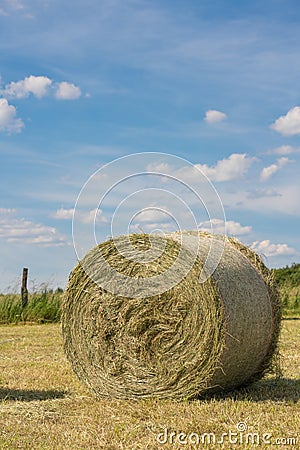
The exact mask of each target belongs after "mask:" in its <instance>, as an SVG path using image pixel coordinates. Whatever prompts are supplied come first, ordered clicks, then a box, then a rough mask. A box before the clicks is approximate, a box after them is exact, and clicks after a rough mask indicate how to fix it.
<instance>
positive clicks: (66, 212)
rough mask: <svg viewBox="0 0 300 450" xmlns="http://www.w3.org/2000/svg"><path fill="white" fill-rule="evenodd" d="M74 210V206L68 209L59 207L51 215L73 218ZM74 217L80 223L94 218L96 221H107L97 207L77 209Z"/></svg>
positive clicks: (89, 221)
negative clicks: (83, 209) (88, 209)
mask: <svg viewBox="0 0 300 450" xmlns="http://www.w3.org/2000/svg"><path fill="white" fill-rule="evenodd" d="M74 212H75V209H74V208H70V209H64V208H60V209H58V210H57V211H55V212H54V213H53V214H52V217H53V218H54V219H58V220H71V219H73V215H74ZM74 218H75V220H79V221H80V222H81V223H85V224H87V223H93V222H94V221H95V219H96V222H104V223H107V222H108V220H107V218H106V217H105V216H104V215H103V212H102V210H101V209H98V208H95V209H92V210H90V211H87V212H83V211H80V212H79V211H77V212H76V214H75V216H74Z"/></svg>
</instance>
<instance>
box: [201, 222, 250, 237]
mask: <svg viewBox="0 0 300 450" xmlns="http://www.w3.org/2000/svg"><path fill="white" fill-rule="evenodd" d="M199 229H200V230H201V231H208V232H209V233H211V232H214V233H215V234H224V232H225V230H226V233H227V234H229V235H232V236H242V235H245V234H249V233H251V231H252V227H251V226H243V225H241V224H240V223H239V222H235V221H233V220H227V221H226V222H224V220H222V219H211V220H207V221H205V222H202V223H200V224H199Z"/></svg>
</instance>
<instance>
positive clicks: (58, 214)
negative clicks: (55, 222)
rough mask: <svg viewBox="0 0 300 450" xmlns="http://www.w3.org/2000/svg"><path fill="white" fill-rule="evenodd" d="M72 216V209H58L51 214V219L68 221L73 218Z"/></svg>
mask: <svg viewBox="0 0 300 450" xmlns="http://www.w3.org/2000/svg"><path fill="white" fill-rule="evenodd" d="M73 214H74V208H70V209H64V208H60V209H58V210H57V211H55V213H53V214H52V217H53V218H54V219H59V220H70V219H72V218H73Z"/></svg>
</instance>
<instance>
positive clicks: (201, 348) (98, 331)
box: [62, 232, 281, 399]
mask: <svg viewBox="0 0 300 450" xmlns="http://www.w3.org/2000/svg"><path fill="white" fill-rule="evenodd" d="M184 234H185V237H186V238H187V239H188V241H187V244H185V247H184V248H183V249H182V244H181V236H182V235H181V233H172V234H169V235H168V236H166V237H165V238H163V237H159V236H156V237H154V236H152V237H151V242H150V238H149V235H146V234H136V235H130V239H129V240H128V237H125V236H121V237H119V238H117V239H114V240H112V239H110V240H108V241H106V242H104V243H102V244H100V245H99V246H97V247H95V248H94V249H92V250H91V251H90V252H88V254H87V255H86V256H85V258H84V259H83V260H82V261H81V262H79V263H78V265H77V266H76V267H75V269H74V270H73V272H72V273H71V275H70V278H69V283H68V287H67V290H66V292H65V295H64V300H63V313H62V332H63V340H64V349H65V352H66V355H67V357H68V359H69V361H70V362H71V364H72V366H73V369H74V371H75V373H76V374H77V376H78V377H79V379H80V380H82V381H83V382H84V383H85V384H86V385H87V386H88V387H89V388H90V389H91V390H92V391H93V392H94V393H95V394H96V396H98V397H114V398H120V399H130V398H147V397H157V398H175V399H185V398H193V397H196V396H199V395H201V394H204V393H207V392H214V391H217V390H223V389H232V388H236V387H239V386H244V385H246V384H248V383H251V382H253V381H254V380H257V379H259V378H261V377H262V376H263V375H264V374H265V373H266V371H268V370H269V369H270V367H271V365H272V361H273V359H274V355H275V354H276V348H277V341H278V335H279V330H280V319H281V309H280V302H279V297H278V294H277V290H276V286H275V285H274V282H273V279H272V277H271V274H270V271H269V270H268V269H267V268H266V266H265V265H264V263H263V262H262V260H261V258H260V257H259V256H258V255H256V254H255V253H254V252H253V251H252V250H250V249H249V248H247V247H245V246H244V245H242V244H241V243H240V242H238V241H237V240H234V239H230V238H227V237H224V236H216V235H211V234H208V233H198V232H184ZM212 240H213V241H214V243H215V245H216V244H217V245H223V244H224V252H223V254H222V258H221V260H220V263H219V265H218V267H217V269H216V270H215V272H214V273H213V275H212V276H211V277H210V278H208V280H207V281H205V282H204V283H200V282H199V275H200V273H201V270H202V268H203V263H204V260H205V258H206V256H207V254H208V251H209V249H210V248H211V243H212ZM162 241H163V243H164V251H163V252H162V254H161V255H160V256H158V257H157V258H155V259H154V260H152V261H150V262H149V261H147V262H141V261H138V262H137V261H133V260H132V259H131V258H129V257H126V256H124V254H120V248H123V249H126V248H127V247H128V246H130V247H131V249H130V251H132V248H135V249H137V250H138V251H139V253H140V254H141V253H143V252H145V253H146V251H147V250H148V249H149V247H150V246H151V245H154V246H155V245H156V244H157V245H158V246H161V243H162ZM197 245H198V246H199V247H198V256H197V257H196V259H193V263H192V264H191V269H190V270H189V271H188V273H187V274H186V275H185V276H184V277H183V278H182V280H181V281H180V282H179V283H177V284H175V285H174V286H173V287H171V288H170V289H168V290H166V291H165V292H162V293H160V294H157V295H151V296H147V292H144V291H143V290H141V295H138V296H137V295H135V296H134V295H131V296H129V295H126V296H121V295H115V294H112V293H110V292H108V291H107V290H106V289H104V288H102V287H99V285H98V284H97V283H96V282H95V281H93V279H94V280H95V279H97V274H98V275H99V276H100V275H103V272H104V271H105V268H104V266H103V264H102V262H101V261H99V257H98V255H99V252H100V253H101V255H102V257H104V259H105V261H106V262H108V263H109V264H110V266H112V267H113V268H114V269H115V270H117V271H118V272H119V273H122V274H125V275H127V276H128V277H131V278H132V279H133V280H134V281H135V282H136V281H137V279H150V280H151V277H154V276H155V275H157V274H158V273H163V272H164V271H165V270H166V269H168V268H171V267H172V265H174V263H175V261H176V259H177V258H178V255H179V253H180V251H183V258H184V260H185V261H188V260H191V258H192V257H191V251H190V250H191V248H192V247H193V246H194V248H195V246H197ZM122 246H123V247H122ZM127 250H128V248H127ZM83 267H84V268H83ZM87 267H88V268H89V269H90V270H89V273H91V271H92V272H93V279H92V278H91V277H90V276H89V275H88V274H87V272H86V270H85V269H86V268H87ZM112 281H113V280H112ZM128 289H129V292H130V289H131V287H130V286H128Z"/></svg>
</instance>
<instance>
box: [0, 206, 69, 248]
mask: <svg viewBox="0 0 300 450" xmlns="http://www.w3.org/2000/svg"><path fill="white" fill-rule="evenodd" d="M15 212H16V211H15V210H14V209H4V208H2V209H1V211H0V239H3V240H4V241H6V242H8V243H10V242H16V243H19V244H21V245H33V244H36V245H41V246H45V247H56V246H62V245H66V244H67V241H66V238H65V237H64V236H62V235H61V234H60V233H59V232H58V231H57V230H56V228H54V227H49V226H46V225H42V224H40V223H34V222H32V221H30V220H26V219H24V218H16V217H14V214H15Z"/></svg>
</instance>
